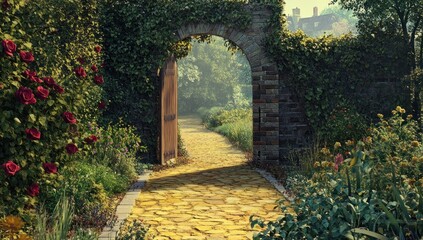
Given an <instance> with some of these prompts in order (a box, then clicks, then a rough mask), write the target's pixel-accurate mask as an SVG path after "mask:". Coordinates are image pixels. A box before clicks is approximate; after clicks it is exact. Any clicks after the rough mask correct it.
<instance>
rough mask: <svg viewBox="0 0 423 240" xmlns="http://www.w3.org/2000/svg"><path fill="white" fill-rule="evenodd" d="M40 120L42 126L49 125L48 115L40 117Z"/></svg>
mask: <svg viewBox="0 0 423 240" xmlns="http://www.w3.org/2000/svg"><path fill="white" fill-rule="evenodd" d="M38 122H39V123H40V124H41V126H43V127H47V117H45V116H41V117H39V118H38Z"/></svg>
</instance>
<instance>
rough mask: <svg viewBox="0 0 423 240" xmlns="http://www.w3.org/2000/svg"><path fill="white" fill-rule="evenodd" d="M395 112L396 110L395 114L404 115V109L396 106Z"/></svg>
mask: <svg viewBox="0 0 423 240" xmlns="http://www.w3.org/2000/svg"><path fill="white" fill-rule="evenodd" d="M395 110H396V111H397V112H399V113H402V114H404V113H405V109H404V108H402V107H400V106H397V107H396V108H395Z"/></svg>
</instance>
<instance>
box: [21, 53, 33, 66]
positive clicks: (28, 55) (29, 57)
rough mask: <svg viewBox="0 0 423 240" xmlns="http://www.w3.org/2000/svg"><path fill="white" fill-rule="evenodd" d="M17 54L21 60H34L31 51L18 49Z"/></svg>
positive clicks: (27, 61)
mask: <svg viewBox="0 0 423 240" xmlns="http://www.w3.org/2000/svg"><path fill="white" fill-rule="evenodd" d="M19 56H20V57H21V60H22V61H23V62H26V63H30V62H33V61H34V55H32V53H31V52H25V51H20V52H19Z"/></svg>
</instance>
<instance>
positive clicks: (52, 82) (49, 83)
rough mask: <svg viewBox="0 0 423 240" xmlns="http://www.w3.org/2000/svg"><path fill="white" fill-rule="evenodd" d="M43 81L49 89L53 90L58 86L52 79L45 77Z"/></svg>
mask: <svg viewBox="0 0 423 240" xmlns="http://www.w3.org/2000/svg"><path fill="white" fill-rule="evenodd" d="M43 81H44V83H45V84H46V85H47V87H49V88H53V86H54V85H55V84H56V81H54V79H53V78H52V77H43Z"/></svg>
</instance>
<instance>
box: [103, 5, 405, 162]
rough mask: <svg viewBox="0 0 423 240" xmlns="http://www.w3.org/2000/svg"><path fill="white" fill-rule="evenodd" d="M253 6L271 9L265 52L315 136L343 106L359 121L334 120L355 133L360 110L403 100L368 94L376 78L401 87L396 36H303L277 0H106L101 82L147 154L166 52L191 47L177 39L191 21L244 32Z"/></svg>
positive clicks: (113, 112) (112, 108)
mask: <svg viewBox="0 0 423 240" xmlns="http://www.w3.org/2000/svg"><path fill="white" fill-rule="evenodd" d="M258 5H260V6H262V5H266V7H267V8H268V9H269V10H270V11H271V12H272V16H271V18H270V19H269V21H268V22H267V28H268V30H269V33H270V34H269V36H267V38H266V42H265V44H266V45H265V48H266V51H267V53H268V54H269V56H271V57H272V58H273V59H274V60H275V61H276V62H277V64H278V66H279V70H280V72H281V74H283V75H288V76H289V77H288V78H287V79H284V82H281V85H287V86H288V87H290V88H291V89H293V90H294V92H295V94H296V95H298V96H299V100H300V102H302V104H303V105H304V107H305V110H306V116H307V119H308V121H309V123H310V125H311V126H312V128H313V129H314V130H315V132H319V131H320V132H324V131H326V130H329V131H330V130H331V129H332V128H333V126H332V125H331V124H329V123H330V121H328V120H329V119H330V118H334V116H335V115H337V114H338V113H339V111H341V112H342V111H344V110H345V106H347V108H348V109H347V110H348V111H345V114H344V115H346V114H347V112H348V113H352V114H354V115H356V114H359V116H361V117H357V118H352V117H348V116H342V117H343V118H344V119H346V121H345V122H343V123H342V124H341V125H339V122H337V123H336V124H337V126H338V127H340V128H342V126H346V127H350V128H357V129H360V127H359V126H360V125H361V123H362V121H363V120H364V117H362V116H363V115H362V114H363V113H367V114H368V115H371V116H375V115H376V111H377V110H379V109H382V108H386V109H390V108H391V107H392V106H393V105H396V104H398V103H399V102H401V101H402V102H404V101H403V100H404V99H401V97H402V95H401V94H399V93H401V92H402V91H399V90H398V91H396V93H397V94H394V95H392V96H383V97H387V98H388V99H386V100H385V101H384V102H383V103H381V101H380V99H378V93H377V88H376V89H374V91H376V92H366V91H370V90H369V89H372V88H371V86H374V85H372V84H373V83H377V82H378V81H382V82H383V81H388V82H389V81H394V82H396V83H395V84H396V85H397V86H398V87H400V85H399V84H397V83H398V81H397V80H398V79H400V77H401V76H403V75H404V73H405V72H406V70H405V69H404V66H402V65H401V64H400V63H401V62H402V61H403V55H402V54H401V51H402V49H399V48H398V47H396V46H397V45H396V43H397V41H398V39H399V38H398V37H397V36H391V37H388V36H382V35H378V36H373V37H372V36H366V37H364V36H350V35H346V36H343V37H340V38H335V37H332V36H323V37H320V38H310V37H308V36H306V35H305V34H303V33H301V32H296V33H292V32H289V31H288V30H287V28H286V26H285V22H286V17H285V16H284V15H283V13H282V9H283V1H281V0H250V1H248V0H235V1H228V0H214V1H207V2H205V1H202V0H182V1H170V0H159V1H154V2H153V1H147V0H130V1H123V0H118V1H111V0H108V1H106V4H105V5H104V6H103V8H102V14H101V16H102V17H103V18H102V22H101V26H102V28H103V32H104V34H105V38H104V39H107V41H105V43H104V45H105V47H106V49H107V56H106V65H107V71H108V75H109V77H110V80H111V81H108V83H107V84H106V92H107V96H108V99H109V100H110V104H109V108H108V112H107V117H108V118H110V119H112V120H114V119H117V118H120V117H123V118H124V119H125V120H127V121H128V122H130V123H132V124H135V125H136V126H137V127H138V129H139V130H140V131H141V133H142V135H143V136H144V139H145V142H144V143H145V144H147V145H148V147H149V150H150V151H149V153H150V156H149V157H150V158H151V159H155V158H156V152H155V151H156V149H157V136H158V130H159V129H158V125H157V123H158V122H159V119H158V96H159V93H158V89H159V86H158V84H159V80H158V78H157V77H156V75H155V74H154V73H156V71H157V69H158V68H159V67H160V66H161V64H162V63H163V61H164V59H165V58H166V57H167V56H169V55H170V54H172V53H173V54H176V55H177V56H178V57H183V56H185V55H186V54H187V53H188V52H189V50H190V41H191V39H185V40H183V41H178V39H177V38H176V36H175V33H176V32H177V30H178V29H179V28H180V27H182V26H185V25H188V24H190V23H211V24H213V23H219V24H224V25H226V26H228V27H234V28H237V29H241V30H242V29H246V28H247V27H248V26H249V24H250V23H251V15H250V14H249V12H248V11H247V8H251V7H254V6H258ZM205 39H207V38H206V37H203V38H197V40H200V41H201V40H205ZM381 39H383V40H384V41H382V40H381ZM387 39H390V40H389V41H386V40H387ZM311 86H312V87H311ZM384 90H385V89H382V91H384ZM394 92H395V91H394ZM371 96H376V98H374V99H372V98H371ZM379 97H381V96H379ZM381 104H382V105H383V106H381ZM402 105H403V106H406V104H402ZM368 109H373V110H371V111H368ZM335 118H336V117H335ZM348 119H356V120H357V121H356V122H351V121H350V120H348ZM354 121H355V120H354ZM335 122H336V121H335ZM322 130H323V131H322ZM341 132H342V131H341ZM344 135H345V134H344ZM337 137H338V136H333V138H337Z"/></svg>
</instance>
